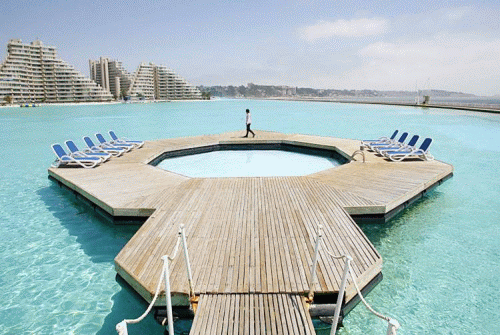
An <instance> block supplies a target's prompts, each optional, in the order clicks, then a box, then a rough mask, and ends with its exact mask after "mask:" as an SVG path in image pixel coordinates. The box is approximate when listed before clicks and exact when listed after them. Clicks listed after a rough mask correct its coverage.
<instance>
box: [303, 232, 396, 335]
mask: <svg viewBox="0 0 500 335" xmlns="http://www.w3.org/2000/svg"><path fill="white" fill-rule="evenodd" d="M322 235H323V227H322V226H321V225H319V227H318V236H317V239H316V247H315V250H314V259H313V265H312V269H311V272H312V273H311V289H310V291H309V298H310V299H312V297H313V296H314V292H313V291H312V288H313V286H314V283H315V281H316V263H317V260H318V253H319V248H320V245H321V241H322ZM324 250H325V252H326V253H327V254H328V255H329V256H330V257H332V258H335V259H341V258H345V260H346V261H345V266H344V273H343V275H342V281H341V283H340V288H339V294H338V298H337V304H336V306H335V314H334V316H333V322H332V329H331V332H330V335H335V333H336V332H337V324H338V319H339V316H340V310H341V307H342V300H343V299H344V293H345V286H346V283H347V274H348V273H349V274H350V275H351V279H352V282H353V283H354V286H355V287H356V291H357V293H358V296H359V298H360V299H361V301H362V302H363V305H365V307H366V308H367V309H368V310H369V311H370V312H371V313H372V314H374V315H375V316H377V317H379V318H381V319H383V320H385V321H387V323H388V327H387V335H396V334H397V330H398V329H399V327H400V324H399V322H398V321H397V320H395V319H391V318H389V317H387V316H385V315H382V314H380V313H378V312H377V311H375V310H374V309H373V308H372V307H371V306H370V305H369V304H368V303H367V302H366V300H365V298H364V297H363V294H362V293H361V290H360V289H359V287H358V283H357V282H356V277H355V275H354V272H353V271H352V269H351V262H354V261H353V259H352V258H351V257H350V256H349V255H335V254H334V253H332V252H330V251H329V250H328V249H326V245H325V249H324Z"/></svg>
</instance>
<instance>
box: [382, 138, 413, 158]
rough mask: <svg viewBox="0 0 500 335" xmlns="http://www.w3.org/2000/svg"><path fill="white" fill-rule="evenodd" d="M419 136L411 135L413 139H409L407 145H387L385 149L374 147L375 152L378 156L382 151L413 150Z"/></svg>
mask: <svg viewBox="0 0 500 335" xmlns="http://www.w3.org/2000/svg"><path fill="white" fill-rule="evenodd" d="M418 138H419V136H418V135H413V137H412V138H411V139H410V141H409V142H408V143H407V144H404V143H399V142H398V143H396V144H393V145H388V146H386V147H376V148H375V151H376V152H378V153H379V154H382V152H383V151H394V150H404V149H406V150H413V149H416V148H415V144H417V141H418Z"/></svg>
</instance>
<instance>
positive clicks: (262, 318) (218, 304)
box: [190, 294, 316, 335]
mask: <svg viewBox="0 0 500 335" xmlns="http://www.w3.org/2000/svg"><path fill="white" fill-rule="evenodd" d="M199 304H200V307H199V308H198V311H197V312H196V317H195V319H194V322H193V326H192V328H191V332H190V335H207V334H224V335H226V334H235V335H236V334H237V335H268V334H283V335H288V334H290V335H315V334H316V332H315V330H314V327H313V324H312V321H311V318H310V317H308V312H307V308H306V306H305V303H304V298H303V297H301V296H299V295H296V294H203V295H201V296H200V301H199Z"/></svg>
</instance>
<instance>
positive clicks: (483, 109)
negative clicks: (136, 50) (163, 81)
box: [0, 97, 500, 114]
mask: <svg viewBox="0 0 500 335" xmlns="http://www.w3.org/2000/svg"><path fill="white" fill-rule="evenodd" d="M214 98H215V99H214ZM229 99H251V100H279V101H304V102H333V103H344V104H366V105H387V106H402V107H420V108H441V109H454V110H464V111H472V112H483V113H493V114H500V107H499V108H491V107H481V106H466V105H462V104H459V103H458V104H453V105H452V104H440V103H434V104H432V103H431V104H426V105H424V104H415V103H408V102H394V101H368V100H346V99H345V100H344V99H330V98H326V99H325V98H316V97H314V98H308V97H295V98H293V97H288V98H285V97H269V98H262V97H245V98H229ZM216 100H218V99H217V98H216V97H212V99H210V100H154V101H151V100H141V101H131V102H122V101H102V102H66V103H64V102H55V103H35V105H36V107H43V106H93V105H116V104H150V103H162V102H185V101H216ZM31 104H33V103H30V105H31ZM20 105H21V104H13V105H2V106H0V108H36V107H21V106H20Z"/></svg>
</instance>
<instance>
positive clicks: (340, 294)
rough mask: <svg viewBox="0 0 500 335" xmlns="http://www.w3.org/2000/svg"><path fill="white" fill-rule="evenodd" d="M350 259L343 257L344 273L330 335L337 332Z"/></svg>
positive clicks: (346, 256)
mask: <svg viewBox="0 0 500 335" xmlns="http://www.w3.org/2000/svg"><path fill="white" fill-rule="evenodd" d="M351 261H352V258H351V257H350V256H348V255H345V266H344V273H343V275H342V282H341V283H340V289H339V296H338V297H337V305H336V306H335V314H334V315H333V322H332V330H331V331H330V335H335V333H336V332H337V324H338V322H339V316H340V310H341V309H342V301H343V300H344V292H345V286H346V283H347V274H348V273H349V266H350V262H351Z"/></svg>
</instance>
